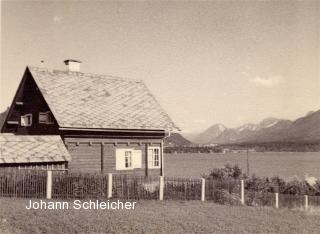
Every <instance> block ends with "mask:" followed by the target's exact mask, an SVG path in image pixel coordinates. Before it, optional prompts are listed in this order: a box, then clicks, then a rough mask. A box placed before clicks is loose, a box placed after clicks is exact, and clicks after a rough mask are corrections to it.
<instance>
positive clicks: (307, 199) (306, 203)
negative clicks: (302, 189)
mask: <svg viewBox="0 0 320 234" xmlns="http://www.w3.org/2000/svg"><path fill="white" fill-rule="evenodd" d="M304 207H305V208H306V210H307V209H308V207H309V198H308V195H304Z"/></svg>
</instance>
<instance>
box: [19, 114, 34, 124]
mask: <svg viewBox="0 0 320 234" xmlns="http://www.w3.org/2000/svg"><path fill="white" fill-rule="evenodd" d="M31 125H32V114H26V115H22V116H21V126H25V127H28V126H31Z"/></svg>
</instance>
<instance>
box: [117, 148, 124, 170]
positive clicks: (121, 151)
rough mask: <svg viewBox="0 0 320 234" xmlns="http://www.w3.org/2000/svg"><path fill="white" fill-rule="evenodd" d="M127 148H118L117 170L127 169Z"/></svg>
mask: <svg viewBox="0 0 320 234" xmlns="http://www.w3.org/2000/svg"><path fill="white" fill-rule="evenodd" d="M124 153H125V150H124V149H116V170H123V169H125V155H124Z"/></svg>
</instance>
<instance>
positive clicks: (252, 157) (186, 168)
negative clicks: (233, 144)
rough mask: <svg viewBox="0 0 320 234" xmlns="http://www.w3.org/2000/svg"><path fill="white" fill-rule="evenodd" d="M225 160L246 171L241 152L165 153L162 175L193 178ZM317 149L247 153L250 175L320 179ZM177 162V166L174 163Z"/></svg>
mask: <svg viewBox="0 0 320 234" xmlns="http://www.w3.org/2000/svg"><path fill="white" fill-rule="evenodd" d="M226 163H230V164H231V165H234V164H238V165H239V166H240V168H242V170H243V172H246V171H247V156H246V154H245V153H226V154H197V153H194V154H192V153H182V154H165V156H164V165H165V175H166V176H170V177H194V178H199V177H200V176H201V174H209V172H210V171H211V170H212V169H213V168H221V167H223V166H224V165H225V164H226ZM319 163H320V152H265V153H261V152H254V153H249V167H250V174H253V173H254V174H256V175H258V176H269V177H270V176H274V175H278V176H280V177H281V178H283V179H286V180H290V179H292V178H293V177H299V178H300V179H303V178H304V176H305V174H306V173H308V174H309V175H312V176H315V177H317V178H320V170H319V166H318V165H319ZM177 165H179V166H177Z"/></svg>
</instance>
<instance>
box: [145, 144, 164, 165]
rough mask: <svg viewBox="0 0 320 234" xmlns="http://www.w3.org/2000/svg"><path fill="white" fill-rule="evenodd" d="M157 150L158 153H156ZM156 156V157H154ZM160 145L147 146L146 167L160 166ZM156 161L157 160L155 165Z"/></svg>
mask: <svg viewBox="0 0 320 234" xmlns="http://www.w3.org/2000/svg"><path fill="white" fill-rule="evenodd" d="M156 151H158V154H156ZM156 156H157V157H158V158H156ZM161 157H162V155H161V147H160V146H149V147H148V168H161ZM156 162H158V163H157V164H158V165H156Z"/></svg>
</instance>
